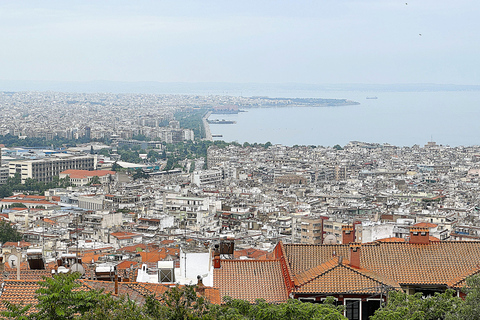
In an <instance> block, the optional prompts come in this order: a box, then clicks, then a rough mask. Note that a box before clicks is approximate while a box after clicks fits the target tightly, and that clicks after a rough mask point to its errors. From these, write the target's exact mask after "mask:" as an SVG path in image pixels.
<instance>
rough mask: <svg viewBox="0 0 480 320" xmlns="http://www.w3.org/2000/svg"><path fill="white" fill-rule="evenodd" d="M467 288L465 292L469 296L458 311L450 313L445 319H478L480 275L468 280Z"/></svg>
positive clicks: (479, 309)
mask: <svg viewBox="0 0 480 320" xmlns="http://www.w3.org/2000/svg"><path fill="white" fill-rule="evenodd" d="M466 282H467V287H465V288H463V290H462V291H463V292H464V293H466V294H467V296H466V297H465V300H463V301H461V303H460V304H459V307H458V308H457V310H455V311H453V312H450V313H449V314H448V315H447V317H446V318H445V319H448V320H450V319H451V320H453V319H466V320H473V319H478V318H479V315H480V274H477V275H475V276H472V277H468V278H467V281H466Z"/></svg>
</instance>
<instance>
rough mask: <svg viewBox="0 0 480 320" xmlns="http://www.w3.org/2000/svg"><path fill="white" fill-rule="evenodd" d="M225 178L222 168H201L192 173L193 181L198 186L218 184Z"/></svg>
mask: <svg viewBox="0 0 480 320" xmlns="http://www.w3.org/2000/svg"><path fill="white" fill-rule="evenodd" d="M222 180H223V173H222V171H221V170H200V171H194V172H193V173H192V183H194V184H196V185H197V186H198V187H204V186H206V185H212V184H216V183H218V182H221V181H222Z"/></svg>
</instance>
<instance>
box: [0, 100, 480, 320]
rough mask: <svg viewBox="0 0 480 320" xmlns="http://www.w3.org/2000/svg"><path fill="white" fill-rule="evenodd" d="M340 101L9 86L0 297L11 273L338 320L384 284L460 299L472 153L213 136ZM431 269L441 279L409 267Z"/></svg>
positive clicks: (468, 269) (468, 248)
mask: <svg viewBox="0 0 480 320" xmlns="http://www.w3.org/2000/svg"><path fill="white" fill-rule="evenodd" d="M345 103H354V102H351V101H350V102H349V101H346V100H323V99H313V100H305V99H303V100H302V101H298V100H295V99H271V98H266V97H254V98H242V97H227V96H209V97H203V96H174V95H172V96H157V95H113V94H63V93H54V92H47V93H38V92H20V93H12V92H3V93H2V94H0V108H1V111H2V114H4V117H2V119H1V122H0V134H1V136H0V142H2V143H3V144H1V145H0V146H1V164H2V166H1V171H0V192H1V196H2V200H0V205H1V209H2V213H1V218H2V220H3V221H4V222H3V223H7V224H8V225H10V226H12V227H13V231H12V232H13V233H12V234H10V235H9V236H8V237H10V238H8V237H7V238H8V239H6V240H2V241H3V242H4V243H3V245H2V255H3V264H2V267H3V270H5V273H4V275H5V279H6V280H5V281H6V282H4V283H6V287H5V288H3V289H2V290H3V293H2V299H7V297H9V294H10V293H9V290H12V292H13V291H15V288H14V286H15V282H12V283H10V284H9V282H8V280H7V279H10V280H12V281H13V279H16V280H21V279H22V280H27V279H29V280H30V281H33V280H32V278H35V277H37V278H38V277H40V276H42V275H43V276H48V275H51V274H52V272H53V273H65V272H68V271H70V270H72V271H78V272H80V275H81V278H82V279H84V280H81V281H83V282H82V283H83V285H88V286H91V287H93V288H97V289H98V288H104V289H106V290H107V291H108V290H110V291H111V292H115V294H118V292H119V290H123V291H122V292H123V294H132V292H133V291H135V290H137V291H138V287H142V288H144V290H147V291H148V290H150V291H148V292H150V293H152V292H153V293H154V292H155V290H158V288H159V287H158V286H165V285H168V284H172V283H176V284H180V285H192V284H197V286H201V287H205V288H208V290H207V291H208V292H209V295H210V296H209V299H210V300H211V302H215V301H216V302H219V301H222V298H224V297H231V298H234V299H242V300H247V301H249V302H250V303H253V302H255V300H256V299H258V298H261V299H265V301H266V302H268V303H280V302H286V301H287V300H288V298H292V297H293V298H296V299H299V300H300V301H317V300H318V301H321V299H323V298H325V297H327V296H334V297H335V299H337V301H338V299H340V298H341V299H342V303H341V304H344V306H345V309H344V311H342V312H344V315H345V316H346V317H347V318H349V319H360V318H359V316H358V315H359V312H360V311H359V310H362V311H361V312H362V313H363V314H364V317H367V316H373V313H374V311H375V310H376V309H378V307H379V306H380V304H379V303H380V302H379V301H383V299H385V297H386V295H387V292H388V291H403V292H406V293H411V294H413V293H415V292H421V293H423V294H432V293H433V292H438V291H444V290H445V288H450V289H454V290H456V291H458V292H459V294H463V293H462V291H461V288H462V286H463V285H464V282H465V279H466V278H467V277H468V276H470V275H472V274H475V273H476V272H478V271H480V270H479V269H478V268H479V267H478V264H477V263H476V258H473V257H474V256H475V255H477V254H478V253H479V252H480V246H478V245H477V244H480V242H477V241H478V240H480V220H479V211H480V206H479V205H480V201H479V200H480V199H479V194H480V193H479V189H480V185H479V183H480V147H479V146H468V147H450V146H444V145H440V144H437V143H435V142H433V141H430V142H428V143H427V144H426V145H424V146H420V145H414V146H411V147H398V146H394V145H390V144H378V143H367V142H359V141H351V142H350V143H348V144H347V145H345V146H340V145H335V146H332V147H324V146H314V145H310V146H297V145H295V146H283V145H275V144H272V143H270V142H265V143H261V144H259V143H254V144H250V143H244V144H242V145H241V144H239V143H235V142H233V143H227V142H223V141H213V140H212V137H211V134H209V132H210V130H209V123H208V121H205V120H208V116H209V115H210V114H212V113H220V114H221V113H235V112H242V109H246V110H248V108H252V107H271V106H272V105H273V104H275V105H276V106H277V107H278V106H285V105H289V106H292V105H298V104H301V105H303V104H310V105H311V104H314V105H316V106H319V107H321V106H325V105H332V104H334V105H337V106H339V107H341V105H343V104H345ZM2 237H3V236H2ZM420 245H421V246H420ZM315 246H318V248H319V249H314V248H316V247H315ZM422 246H423V248H424V250H420V249H419V248H422ZM312 250H317V251H315V252H316V253H314V252H313V251H312ZM318 250H319V251H318ZM349 250H350V251H349ZM412 250H413V251H412ZM360 251H361V252H362V256H360ZM410 251H412V252H410ZM319 252H320V253H319ZM397 252H404V253H403V254H407V255H412V256H411V257H410V258H411V259H413V260H412V261H410V262H409V263H406V262H405V261H402V262H400V261H399V260H398V259H399V255H398V253H397ZM407 252H410V253H407ZM456 252H464V254H463V256H462V257H460V258H459V257H458V256H457V255H456ZM378 256H383V258H382V259H383V260H382V259H380V260H382V262H381V263H380V262H372V261H370V260H369V259H373V260H377V259H378ZM436 259H442V263H441V265H442V266H443V267H442V266H440V265H438V266H437V267H438V268H439V269H440V271H438V272H439V273H440V276H439V277H440V278H441V279H440V278H438V276H437V278H435V277H434V276H433V275H432V274H431V273H432V272H429V271H428V270H427V271H425V270H423V269H422V266H421V265H420V264H421V261H427V262H428V268H430V269H432V268H435V267H433V266H432V265H433V264H435V263H436V264H438V262H435V261H437V260H436ZM458 260H461V261H460V262H459V261H458ZM246 263H247V264H246ZM399 263H400V264H402V267H401V268H399V269H401V271H399V274H397V273H395V272H394V273H393V274H392V273H391V269H392V268H393V269H395V268H394V267H393V266H394V265H396V264H399ZM404 264H405V265H404ZM445 265H448V266H449V267H448V268H447V269H445V267H444V266H445ZM409 268H416V269H419V270H420V271H418V272H420V274H421V276H419V275H418V274H415V272H413V271H412V270H410V271H409ZM428 268H427V269H428ZM430 269H429V270H430ZM312 272H313V273H312ZM428 273H430V274H429V275H427V274H428ZM433 273H434V274H435V272H433ZM240 274H241V277H240V276H239V275H240ZM412 274H413V275H412ZM330 276H333V277H340V278H344V279H345V280H338V279H340V278H338V279H337V280H336V281H334V283H330V282H329V281H330V280H328V277H330ZM459 276H460V278H458V277H459ZM25 277H26V278H25ZM352 277H353V278H352ZM36 281H38V280H36ZM462 281H463V282H462ZM33 283H34V282H32V286H33V287H34V285H33ZM35 283H36V282H35ZM242 283H248V284H249V285H247V286H245V285H244V284H242ZM119 284H120V289H119ZM9 285H10V287H9ZM146 285H155V286H157V287H155V288H156V289H155V290H154V291H152V289H151V288H152V287H146ZM12 286H13V287H12ZM312 286H313V287H312ZM260 287H261V288H263V289H261V290H260V289H259V288H260ZM145 288H149V289H145ZM203 290H204V291H203V292H207V291H205V289H203ZM342 290H343V291H342ZM366 297H373V298H375V300H369V299H370V298H369V299H366ZM373 298H372V299H373ZM139 299H140V300H141V301H145V295H144V296H143V298H139ZM142 299H143V300H142ZM359 299H360V300H359ZM372 301H373V302H372ZM364 319H366V318H364Z"/></svg>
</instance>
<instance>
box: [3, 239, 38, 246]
mask: <svg viewBox="0 0 480 320" xmlns="http://www.w3.org/2000/svg"><path fill="white" fill-rule="evenodd" d="M31 245H32V244H31V243H30V242H26V241H23V240H22V241H8V242H5V243H4V244H3V248H5V247H17V248H26V247H30V246H31Z"/></svg>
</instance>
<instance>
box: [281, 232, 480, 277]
mask: <svg viewBox="0 0 480 320" xmlns="http://www.w3.org/2000/svg"><path fill="white" fill-rule="evenodd" d="M284 247H285V253H286V259H287V262H288V264H289V265H290V268H291V270H292V278H294V279H295V278H297V277H299V276H301V275H302V274H303V273H304V272H306V271H308V270H309V269H312V268H314V267H317V266H319V265H322V264H323V263H325V262H328V261H330V260H331V259H332V255H333V252H335V254H336V255H337V256H343V257H349V246H348V245H296V244H285V245H284ZM479 256H480V242H474V241H471V242H467V241H466V242H462V241H444V242H431V243H430V244H425V245H421V244H409V243H397V242H377V243H376V244H364V245H362V246H361V254H360V266H361V267H362V268H365V269H367V270H370V271H371V272H373V273H375V274H377V275H381V276H382V277H384V278H385V279H390V281H393V282H395V283H399V284H401V285H408V284H417V285H422V284H423V285H441V286H446V285H448V284H449V283H452V281H453V280H454V279H456V278H457V277H458V276H459V275H463V274H468V273H469V272H472V270H474V269H475V268H478V267H477V265H478V257H479Z"/></svg>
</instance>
